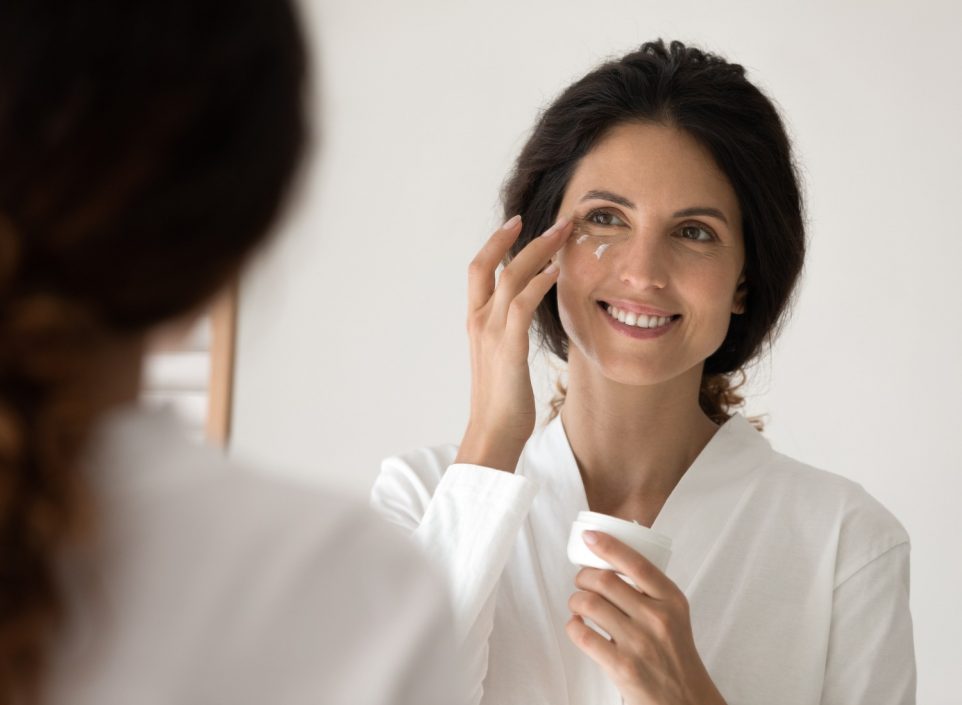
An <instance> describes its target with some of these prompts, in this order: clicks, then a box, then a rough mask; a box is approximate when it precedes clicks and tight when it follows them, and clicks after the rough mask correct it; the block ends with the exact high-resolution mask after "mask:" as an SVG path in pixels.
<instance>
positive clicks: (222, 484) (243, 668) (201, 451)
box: [43, 408, 461, 705]
mask: <svg viewBox="0 0 962 705" xmlns="http://www.w3.org/2000/svg"><path fill="white" fill-rule="evenodd" d="M91 446H92V447H91V450H90V452H89V453H88V456H89V457H88V459H87V461H86V463H85V465H86V473H85V480H86V484H87V485H88V489H89V494H90V501H91V502H92V504H93V507H94V509H95V516H96V525H95V529H96V531H95V534H94V537H93V538H92V539H91V540H89V541H88V542H85V544H84V545H83V546H82V547H78V548H77V549H75V550H74V551H73V552H72V553H71V554H70V555H68V556H65V557H64V560H63V561H62V566H61V568H62V570H61V573H62V575H61V583H62V591H63V593H64V600H65V603H66V607H67V614H66V616H65V624H64V631H63V632H62V633H61V634H59V635H58V636H59V638H58V640H57V643H56V648H55V649H54V650H53V653H52V654H51V657H52V658H51V664H50V668H49V669H48V672H47V673H46V674H45V676H46V677H45V682H44V699H43V701H44V703H45V705H452V704H456V703H458V697H459V693H458V691H459V690H461V689H460V688H458V681H457V680H456V679H455V675H456V673H454V672H452V671H453V669H454V664H455V662H454V660H453V658H452V657H451V649H450V648H449V647H448V644H449V642H450V641H451V624H450V622H451V615H450V606H449V605H448V600H447V599H446V595H445V593H444V589H443V582H442V579H441V577H440V576H438V575H437V571H434V570H432V569H431V566H430V565H429V564H428V563H427V561H425V560H424V558H423V557H422V556H420V555H419V552H418V550H417V548H415V547H414V546H412V545H409V544H410V542H409V541H405V540H403V539H402V537H400V536H398V535H397V532H395V531H392V530H391V528H390V527H389V526H387V525H386V524H385V523H384V522H382V521H380V520H379V519H378V517H377V516H375V514H374V513H373V512H371V511H370V509H369V508H367V507H365V506H363V505H361V506H355V504H354V503H352V502H345V501H344V499H343V498H341V497H338V496H334V495H330V494H328V493H326V492H321V491H315V490H314V489H313V488H311V489H308V488H304V487H299V486H297V485H294V484H290V483H285V482H281V481H279V480H274V479H272V478H269V477H265V476H263V475H261V474H258V473H256V472H251V471H250V470H249V469H248V468H246V467H244V466H241V465H238V464H237V463H234V462H232V461H229V460H227V459H226V458H224V457H223V455H222V454H221V453H220V452H217V451H214V450H213V449H209V448H203V447H200V446H198V445H196V444H194V443H191V442H190V441H188V440H187V437H186V432H185V430H184V428H183V427H182V426H181V424H180V423H179V422H178V421H177V420H176V418H175V417H174V416H173V415H172V414H170V413H165V412H152V411H146V410H142V409H137V408H133V409H128V410H124V411H118V412H115V413H113V414H111V415H110V416H109V417H108V418H107V419H105V420H104V422H103V423H102V424H101V426H100V428H99V429H98V431H97V432H96V433H95V434H94V438H93V440H92V442H91Z"/></svg>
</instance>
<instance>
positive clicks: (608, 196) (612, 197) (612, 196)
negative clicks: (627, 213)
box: [581, 191, 728, 225]
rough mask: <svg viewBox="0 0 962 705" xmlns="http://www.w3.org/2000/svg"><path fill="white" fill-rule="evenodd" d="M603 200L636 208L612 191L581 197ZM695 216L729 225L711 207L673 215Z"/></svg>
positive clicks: (720, 214) (696, 208)
mask: <svg viewBox="0 0 962 705" xmlns="http://www.w3.org/2000/svg"><path fill="white" fill-rule="evenodd" d="M595 198H597V199H601V200H602V201H611V202H612V203H617V204H618V205H619V206H624V207H625V208H631V209H634V208H635V204H634V203H632V202H631V201H629V200H628V199H627V198H625V197H624V196H619V195H618V194H617V193H612V192H611V191H588V193H586V194H585V195H584V196H582V197H581V200H582V201H590V200H592V199H595ZM693 215H708V216H712V217H714V218H718V220H720V221H721V222H723V223H724V224H725V225H728V218H726V217H725V214H724V213H722V212H721V211H720V210H718V209H717V208H711V207H709V206H693V207H691V208H682V209H681V210H680V211H675V212H674V213H672V215H671V217H672V218H688V217H690V216H693Z"/></svg>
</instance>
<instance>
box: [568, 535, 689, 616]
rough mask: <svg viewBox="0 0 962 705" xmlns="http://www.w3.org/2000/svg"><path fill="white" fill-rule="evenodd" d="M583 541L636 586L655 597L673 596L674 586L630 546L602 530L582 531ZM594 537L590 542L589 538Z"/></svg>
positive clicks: (676, 587)
mask: <svg viewBox="0 0 962 705" xmlns="http://www.w3.org/2000/svg"><path fill="white" fill-rule="evenodd" d="M583 536H584V539H585V544H586V545H587V546H588V548H590V549H591V551H592V553H594V554H596V555H598V556H601V557H602V558H604V559H605V560H606V561H608V563H610V564H611V566H612V567H613V568H614V569H615V570H617V571H618V572H619V573H621V574H623V575H626V576H628V577H629V578H631V579H632V580H633V581H634V583H635V585H637V586H638V589H639V590H641V591H642V592H643V593H645V594H646V595H648V596H649V597H652V598H654V599H656V600H667V599H670V598H673V597H675V596H676V593H678V592H679V590H678V586H677V585H675V583H673V582H672V581H671V580H670V579H669V578H668V576H667V575H665V574H664V573H662V572H661V571H660V570H659V569H658V567H657V566H656V565H655V564H654V563H652V562H651V561H649V560H648V559H647V558H645V557H644V556H643V555H641V554H640V553H638V552H637V551H636V550H634V549H633V548H631V547H630V546H628V545H626V544H624V543H622V542H621V541H619V540H618V539H616V538H615V537H614V536H609V535H608V534H606V533H604V532H602V531H585V532H584V534H583ZM592 539H594V543H592V542H591V540H592Z"/></svg>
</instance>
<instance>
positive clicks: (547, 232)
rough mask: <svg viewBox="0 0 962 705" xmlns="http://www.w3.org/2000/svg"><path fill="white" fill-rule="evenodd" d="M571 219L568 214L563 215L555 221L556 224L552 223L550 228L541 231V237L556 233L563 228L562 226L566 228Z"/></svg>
mask: <svg viewBox="0 0 962 705" xmlns="http://www.w3.org/2000/svg"><path fill="white" fill-rule="evenodd" d="M569 220H570V218H568V216H563V217H561V218H558V220H556V221H555V224H554V225H552V226H551V227H550V228H548V229H547V230H545V231H544V232H543V233H541V237H546V236H548V235H554V234H555V233H556V232H558V231H559V230H561V229H562V228H564V226H566V225H567V224H568V221H569Z"/></svg>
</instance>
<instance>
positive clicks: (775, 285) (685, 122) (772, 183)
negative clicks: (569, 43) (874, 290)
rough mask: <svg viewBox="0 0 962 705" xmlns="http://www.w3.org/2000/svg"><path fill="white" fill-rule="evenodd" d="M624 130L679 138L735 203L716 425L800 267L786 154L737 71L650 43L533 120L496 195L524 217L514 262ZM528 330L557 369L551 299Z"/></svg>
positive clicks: (800, 235)
mask: <svg viewBox="0 0 962 705" xmlns="http://www.w3.org/2000/svg"><path fill="white" fill-rule="evenodd" d="M629 122H645V123H654V124H662V125H667V126H672V127H676V128H678V129H680V130H683V131H685V132H687V133H688V134H689V135H691V136H692V137H694V138H695V139H696V140H697V141H698V142H699V143H701V144H702V145H703V146H704V147H705V148H706V149H707V151H708V152H709V153H710V154H711V156H712V157H713V159H714V160H715V162H716V163H717V166H718V167H719V168H720V170H721V171H722V172H723V173H724V174H725V176H726V177H727V178H728V180H729V182H730V183H731V185H732V187H733V189H734V191H735V194H736V196H737V197H738V200H739V206H740V208H741V213H742V220H743V228H742V229H743V233H742V235H743V237H744V241H745V279H746V288H747V296H746V310H745V313H744V314H742V315H738V316H733V317H732V320H731V323H730V326H729V330H728V333H727V335H726V337H725V340H724V342H723V343H722V345H721V347H720V348H719V349H718V350H717V351H716V352H715V353H714V354H712V355H711V356H709V357H708V359H707V360H705V364H704V370H703V377H702V384H701V392H700V403H701V406H702V409H703V410H704V411H705V413H706V414H707V415H708V416H709V417H710V418H712V420H714V421H716V422H718V423H722V422H724V421H725V420H726V419H727V418H728V417H729V411H730V409H731V408H732V407H734V406H737V405H738V404H739V403H740V402H741V397H740V396H739V395H737V394H736V393H735V389H736V387H733V386H732V384H731V383H730V382H731V380H730V376H731V374H732V373H735V372H739V371H741V370H742V369H743V367H744V366H745V365H746V364H747V363H748V362H750V361H751V360H752V359H753V358H755V357H756V356H757V355H758V354H759V353H760V352H761V351H762V350H763V346H764V344H765V343H766V342H769V343H770V342H771V341H772V340H773V339H774V336H775V334H776V333H777V331H778V329H779V326H780V323H781V321H782V320H783V316H784V314H785V313H786V311H787V310H788V307H789V304H790V300H791V296H792V293H793V291H794V288H795V284H796V282H797V279H798V276H799V274H800V272H801V269H802V264H803V261H804V255H805V227H804V216H803V207H802V196H801V191H800V188H799V185H798V176H797V173H796V167H795V162H794V157H793V154H792V148H791V143H790V141H789V138H788V135H787V133H786V131H785V128H784V125H783V124H782V120H781V118H780V116H779V114H778V111H777V110H776V108H775V106H774V105H773V103H772V102H771V101H770V100H769V99H768V97H767V96H765V95H764V94H763V93H762V92H761V91H760V90H759V89H758V88H757V87H756V86H755V85H754V84H752V83H751V82H750V81H749V80H748V79H747V78H746V76H745V70H744V69H743V68H742V67H741V66H740V65H738V64H735V63H731V62H729V61H726V60H725V59H724V58H722V57H719V56H717V55H714V54H710V53H707V52H703V51H701V50H700V49H697V48H695V47H690V46H686V45H684V44H683V43H681V42H677V41H674V42H671V44H670V45H668V46H666V45H665V43H664V42H663V41H662V40H660V39H659V40H657V41H653V42H647V43H645V44H643V45H642V46H641V47H640V48H639V49H637V50H636V51H632V52H630V53H628V54H626V55H624V56H622V57H621V58H619V59H617V60H614V61H609V62H607V63H605V64H602V65H601V66H599V67H597V68H596V69H594V70H592V71H591V72H589V73H588V74H586V75H585V76H584V77H582V78H581V79H579V80H578V81H576V82H575V83H573V84H572V85H571V86H569V87H568V88H567V89H566V90H565V91H564V92H563V93H562V94H561V95H560V96H559V97H558V98H557V99H556V100H555V101H554V102H553V103H552V104H551V105H550V106H549V107H548V108H547V109H546V110H545V111H544V113H543V114H542V116H541V117H540V119H539V120H538V122H537V124H536V125H535V128H534V131H533V132H532V134H531V136H530V137H529V139H528V141H527V143H526V144H525V146H524V148H523V149H522V151H521V154H520V155H519V156H518V159H517V162H516V164H515V168H514V170H513V172H512V173H511V175H510V176H509V178H508V180H507V182H506V183H505V186H504V189H503V193H502V200H503V203H504V213H505V217H506V218H507V217H509V216H511V215H514V214H515V213H520V214H522V215H523V217H524V227H523V229H522V232H521V235H520V237H519V238H518V240H517V241H516V242H515V244H514V246H513V248H512V254H517V253H518V252H520V251H521V249H522V248H523V247H524V246H525V245H526V244H527V243H528V242H530V241H531V239H532V238H533V237H535V236H536V235H537V234H538V233H540V232H543V231H544V230H545V229H546V228H547V227H548V226H549V225H550V224H551V223H552V222H553V221H554V219H555V218H556V217H557V215H558V209H559V207H560V205H561V202H562V199H563V197H564V193H565V189H566V187H567V185H568V182H569V180H570V178H571V175H572V173H573V172H574V170H575V167H576V166H577V164H578V162H579V161H580V160H581V158H582V157H584V155H585V154H587V153H588V152H589V151H591V149H592V148H593V147H594V146H595V145H596V144H598V142H599V141H600V140H601V139H602V138H603V137H604V136H605V135H606V134H607V133H608V132H609V131H610V130H611V129H612V128H613V127H615V126H617V125H619V124H623V123H629ZM535 322H536V325H537V327H538V329H539V332H540V334H541V337H542V339H543V340H544V342H545V344H546V345H547V347H548V348H549V349H550V350H551V352H553V353H555V354H556V355H558V356H559V357H560V358H561V359H563V360H566V359H567V353H568V339H567V335H566V334H565V332H564V330H563V328H562V326H561V319H560V316H559V313H558V301H557V295H556V292H555V291H554V289H553V290H552V291H551V292H549V293H548V295H547V296H545V298H544V300H543V301H542V302H541V304H540V306H539V307H538V310H537V313H536V316H535ZM742 379H744V377H742ZM559 404H560V402H557V401H556V405H555V408H556V409H557V406H558V405H559Z"/></svg>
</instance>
